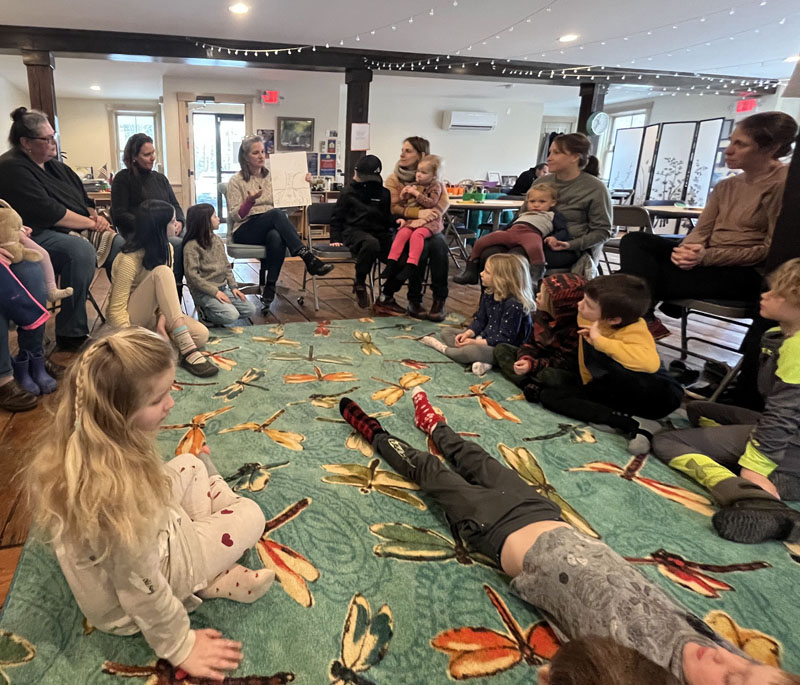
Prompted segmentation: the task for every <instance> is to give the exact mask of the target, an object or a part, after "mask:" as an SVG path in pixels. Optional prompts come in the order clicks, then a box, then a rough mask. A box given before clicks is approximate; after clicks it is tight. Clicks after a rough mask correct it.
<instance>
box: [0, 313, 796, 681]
mask: <svg viewBox="0 0 800 685" xmlns="http://www.w3.org/2000/svg"><path fill="white" fill-rule="evenodd" d="M437 329H438V327H437V325H436V324H432V323H430V322H420V321H414V320H410V319H404V318H386V319H376V320H375V321H373V320H372V319H362V320H358V321H356V320H351V321H336V322H332V323H328V322H323V323H320V324H314V323H298V324H288V325H286V326H285V327H278V326H272V327H268V326H257V327H248V328H244V329H231V330H221V331H220V330H219V329H218V330H217V331H215V332H216V334H217V335H216V337H214V338H212V340H211V342H210V344H209V347H208V349H209V350H210V351H211V352H213V356H212V357H211V359H212V360H213V361H214V363H216V364H217V365H219V366H220V369H221V371H220V374H219V375H218V376H217V377H216V378H214V379H212V381H214V382H212V383H198V382H197V380H198V379H195V378H192V377H190V376H188V375H187V374H186V373H185V372H183V371H181V370H179V371H178V382H177V383H176V387H175V392H174V398H175V408H174V409H173V410H172V414H171V416H170V417H169V419H168V421H170V422H171V425H170V426H165V427H164V428H165V429H164V430H163V431H162V432H161V433H160V434H159V444H160V445H161V448H162V450H163V454H164V457H165V458H168V457H170V456H172V455H173V454H175V452H176V448H179V447H180V448H183V447H185V446H187V445H191V444H195V445H199V444H202V441H203V440H204V439H205V440H207V441H208V444H209V445H210V448H211V454H212V456H213V458H214V460H215V461H216V463H217V465H218V467H219V469H220V471H221V472H222V473H223V475H225V476H227V477H228V479H229V481H230V482H231V484H232V485H233V486H234V487H236V488H238V489H239V490H240V492H242V493H243V494H244V495H246V496H248V497H252V498H253V499H255V500H256V501H257V502H258V503H259V504H260V505H261V507H262V508H263V510H264V512H265V514H266V518H267V520H268V524H267V529H266V531H265V534H264V537H263V538H262V540H261V542H260V543H259V545H258V548H257V549H253V550H251V551H250V552H248V554H247V555H246V557H245V559H244V563H245V564H246V565H247V566H249V567H251V568H254V569H256V568H261V567H263V566H264V565H266V566H269V567H270V568H273V569H276V571H277V573H278V577H279V578H280V581H281V584H280V585H278V584H276V585H275V586H273V588H272V589H271V590H270V591H269V592H268V593H267V595H266V596H265V597H264V598H263V599H261V600H259V601H258V602H256V603H255V604H252V605H242V604H235V603H233V602H229V601H227V600H221V599H218V600H211V601H206V602H205V603H204V604H203V605H202V606H201V607H200V608H199V609H198V610H197V611H196V612H195V613H194V614H192V625H193V626H194V627H195V628H202V627H213V628H217V629H219V630H221V631H222V632H223V633H224V634H225V635H226V636H228V637H231V638H234V639H237V640H241V641H242V642H243V643H244V654H245V658H244V661H243V662H242V664H241V666H240V668H239V669H238V671H237V672H236V673H235V674H233V675H232V677H231V678H230V679H229V681H228V682H230V683H250V684H251V685H255V684H258V683H263V684H265V683H276V684H277V683H285V682H291V681H294V682H297V683H308V684H309V685H321V684H324V683H332V682H335V683H337V684H344V683H359V684H365V683H377V684H380V683H392V684H395V685H396V684H399V683H409V684H411V683H413V684H415V685H419V683H425V684H426V685H434V684H436V683H447V682H451V681H452V680H453V679H454V678H456V677H458V678H467V677H472V678H475V680H476V681H477V682H490V683H492V684H493V685H503V684H506V683H531V682H535V680H536V677H535V669H536V668H537V667H538V665H540V664H541V663H543V662H544V660H545V659H546V658H547V657H548V656H550V655H551V653H552V645H551V643H550V640H549V634H548V632H547V631H546V630H545V628H544V627H543V626H541V625H539V626H537V625H536V624H537V623H538V622H539V621H540V618H539V617H538V616H537V614H536V611H535V610H534V609H533V608H532V607H530V606H529V605H527V604H525V603H524V602H522V601H520V600H519V599H517V598H516V597H514V596H513V595H512V594H511V592H510V591H509V587H508V582H507V578H506V577H504V576H503V575H502V573H500V572H499V571H498V570H496V569H495V568H493V567H492V566H491V564H490V563H489V562H488V560H486V559H482V558H480V557H478V556H474V555H471V554H470V552H469V551H468V550H466V549H464V546H463V545H462V544H461V542H460V541H459V540H453V538H452V535H451V533H450V530H449V528H448V526H447V525H446V524H445V522H444V517H443V514H442V512H441V510H440V509H439V508H438V507H437V506H436V505H435V504H434V503H433V502H432V501H431V500H430V499H429V498H428V497H427V496H426V495H425V494H422V493H421V492H419V491H417V490H415V486H414V485H413V484H412V483H409V482H407V481H404V480H403V479H401V478H400V477H398V476H396V475H395V474H394V473H393V472H392V471H391V469H390V468H389V467H388V466H387V465H386V464H384V463H382V462H381V461H380V460H379V459H378V457H377V456H376V455H374V454H373V453H372V450H371V448H370V446H369V445H366V444H364V443H363V442H362V441H360V440H359V439H357V438H356V437H355V436H354V435H353V434H352V433H351V430H350V427H349V426H347V425H345V424H343V423H342V422H341V420H340V417H339V413H338V408H337V405H338V399H339V397H340V396H342V395H345V394H347V395H350V396H352V397H354V398H355V399H357V400H358V401H359V402H360V403H361V404H362V406H363V407H364V408H365V409H366V410H367V411H369V412H371V413H373V414H375V415H377V416H379V417H380V420H381V421H382V422H383V424H384V426H385V427H386V428H387V429H388V430H389V431H391V432H392V433H395V434H396V435H399V436H400V437H402V438H404V439H406V440H408V441H409V442H411V443H412V444H414V445H415V446H417V447H420V448H424V447H425V445H426V440H425V437H424V435H423V434H421V433H420V432H419V431H417V430H416V429H415V428H414V426H413V423H412V417H413V411H412V410H413V407H412V404H411V398H410V392H409V390H410V389H411V388H412V387H413V386H415V385H418V384H422V386H423V388H424V389H425V390H426V391H427V393H428V395H429V396H430V397H431V400H432V402H433V403H434V404H435V405H436V406H438V407H440V408H441V409H442V410H443V411H444V413H445V414H446V416H447V418H448V421H449V423H450V425H451V426H452V427H453V428H454V429H455V430H457V431H464V433H465V435H468V436H469V437H470V439H473V440H476V441H477V442H479V443H480V444H481V445H483V447H485V448H486V449H487V450H488V451H489V452H490V453H491V454H492V455H494V456H495V457H497V458H498V459H499V460H500V461H501V462H503V463H505V464H507V465H509V466H511V467H513V468H515V469H517V470H518V472H519V473H520V475H521V476H522V477H524V478H525V479H527V480H528V481H529V482H530V483H531V485H532V487H536V488H538V489H540V490H541V491H543V492H545V493H546V494H548V496H550V497H552V498H553V499H555V500H556V501H557V502H558V503H559V504H560V505H561V506H562V508H563V509H564V510H565V515H566V517H567V518H568V520H569V521H570V522H572V523H573V525H576V526H579V527H580V528H582V529H583V530H585V531H586V532H588V533H589V534H593V535H596V536H599V537H602V539H603V540H605V541H606V542H607V543H608V544H609V545H611V546H612V547H613V548H614V549H615V550H617V551H618V552H619V553H621V554H622V555H624V556H626V557H628V558H630V559H631V560H632V562H633V563H635V564H636V565H637V566H638V568H639V569H640V570H641V572H642V573H643V574H644V575H646V576H647V577H648V578H651V579H653V580H655V581H656V582H657V583H658V584H659V585H660V586H661V587H663V588H664V590H665V591H666V592H667V593H668V594H669V595H671V596H672V597H674V598H675V599H676V600H677V601H679V602H681V603H683V604H685V605H686V606H687V607H688V608H690V609H691V610H692V611H694V612H695V613H696V614H698V615H699V616H701V617H703V618H705V619H706V620H707V621H708V622H709V623H711V624H712V625H713V626H714V627H715V628H717V629H718V630H720V631H721V632H722V633H723V634H725V635H726V636H727V637H729V638H730V639H732V640H733V641H735V642H737V644H739V645H740V646H742V647H743V648H744V649H746V650H748V651H750V652H751V653H752V654H754V655H756V656H759V657H760V658H762V659H765V660H767V661H768V662H770V663H781V664H783V666H784V667H786V668H788V669H790V670H794V671H797V670H800V621H798V613H797V606H796V602H794V601H790V598H791V597H797V583H796V580H797V577H798V576H797V574H798V571H800V568H798V565H797V562H796V561H795V560H793V558H792V554H791V550H789V549H787V548H786V547H785V546H783V545H780V544H764V545H754V546H744V545H736V544H731V543H727V542H724V541H722V540H720V539H719V538H718V537H717V536H716V535H715V534H714V533H713V530H712V528H711V521H710V518H709V516H710V514H711V513H712V511H713V510H712V508H711V505H710V503H709V502H708V500H707V499H706V498H705V497H704V495H703V494H702V491H701V489H700V488H699V487H697V486H695V485H694V484H693V483H692V482H690V481H689V480H688V479H686V478H685V477H683V476H682V475H681V474H679V473H676V472H672V471H670V470H669V469H668V468H666V467H665V466H663V465H662V464H660V463H658V462H657V461H656V460H655V459H654V458H652V457H650V458H649V459H646V460H645V459H631V458H630V457H629V456H628V455H627V454H626V452H625V449H624V447H625V445H624V441H623V440H622V438H620V437H617V436H615V435H608V434H603V433H596V432H594V431H593V430H592V429H589V428H587V427H586V426H581V425H576V424H574V423H572V422H570V421H569V420H567V419H565V418H563V417H560V416H556V415H554V414H551V413H549V412H547V411H544V410H542V409H541V408H539V407H536V406H532V405H530V404H528V403H527V402H525V401H524V400H521V401H520V398H519V397H517V396H516V395H517V389H516V388H515V387H514V386H513V385H512V384H511V383H509V382H507V381H505V380H504V379H503V378H502V377H500V376H499V375H498V374H496V373H490V374H489V375H487V376H486V377H485V378H483V379H477V378H476V377H475V376H473V375H472V374H471V373H465V371H464V369H463V368H462V367H461V366H459V365H458V364H455V363H452V362H449V361H448V360H446V359H445V358H444V357H443V356H440V355H439V354H438V353H436V352H435V351H433V350H431V349H429V348H427V347H425V346H423V345H422V344H420V343H419V342H417V341H416V340H414V338H416V337H419V336H421V335H423V334H425V333H428V332H432V331H435V330H437ZM442 396H446V397H442ZM143 495H145V493H143ZM795 551H798V550H795ZM470 628H479V629H481V630H480V631H477V632H476V631H473V630H470ZM0 629H2V632H1V633H0V673H2V674H3V675H4V676H5V678H6V680H7V681H8V682H11V683H14V684H18V685H21V684H23V683H30V684H37V685H42V684H49V683H64V684H65V685H67V684H68V685H75V684H76V683H80V684H84V683H103V684H107V685H113V684H114V683H119V684H120V685H122V684H123V683H137V682H141V683H148V684H150V685H156V684H158V685H161V684H166V683H172V682H180V681H177V680H174V674H173V673H172V669H171V668H169V666H168V665H167V664H165V663H163V662H162V663H156V662H155V659H154V656H153V653H152V652H151V651H150V649H149V648H148V646H147V645H146V643H145V642H144V640H143V639H142V638H141V636H133V637H128V638H122V637H112V636H110V635H106V634H104V633H101V632H100V631H97V630H92V628H91V626H87V625H86V624H85V623H84V621H83V617H82V615H81V612H80V611H79V609H78V607H77V605H76V604H75V602H74V600H73V599H72V596H71V594H70V591H69V588H68V587H67V584H66V582H65V580H64V578H63V576H62V574H61V571H60V570H59V567H58V564H57V563H56V560H55V558H54V556H53V555H52V554H51V552H50V551H49V550H48V549H47V548H45V547H44V546H42V545H41V544H39V543H36V542H33V541H31V542H29V543H28V544H27V545H26V547H25V549H24V552H23V554H22V557H21V560H20V563H19V567H18V570H17V575H16V578H15V580H14V583H13V586H12V588H11V593H10V596H9V598H8V601H7V603H6V605H5V607H4V612H3V615H2V620H0ZM476 636H479V637H480V640H481V641H482V642H481V643H480V645H478V648H477V649H476V648H475V638H476ZM252 676H257V677H252ZM248 677H249V678H248ZM0 682H2V681H1V680H0ZM183 682H186V681H183Z"/></svg>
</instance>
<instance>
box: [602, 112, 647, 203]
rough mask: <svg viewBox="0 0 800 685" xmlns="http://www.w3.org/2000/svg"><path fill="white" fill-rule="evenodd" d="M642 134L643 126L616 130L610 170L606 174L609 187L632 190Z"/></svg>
mask: <svg viewBox="0 0 800 685" xmlns="http://www.w3.org/2000/svg"><path fill="white" fill-rule="evenodd" d="M643 136H644V128H641V127H639V128H623V129H620V130H619V131H617V135H616V138H615V139H614V154H613V156H612V157H611V171H610V172H609V174H608V187H609V188H614V189H618V190H633V187H634V185H635V184H636V169H637V166H638V164H639V151H640V150H641V148H642V138H643Z"/></svg>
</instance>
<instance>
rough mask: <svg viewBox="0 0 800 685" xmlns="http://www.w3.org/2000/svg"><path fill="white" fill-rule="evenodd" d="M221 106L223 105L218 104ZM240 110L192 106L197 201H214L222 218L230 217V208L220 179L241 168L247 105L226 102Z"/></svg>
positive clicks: (232, 107)
mask: <svg viewBox="0 0 800 685" xmlns="http://www.w3.org/2000/svg"><path fill="white" fill-rule="evenodd" d="M218 107H220V106H219V105H218ZM224 107H225V109H233V110H235V109H240V110H241V113H238V112H235V111H234V112H230V111H228V112H224V113H223V112H214V111H208V109H207V108H202V107H201V108H198V109H192V110H191V127H192V133H193V135H192V141H193V147H194V176H193V181H194V183H193V184H192V185H193V186H194V188H193V190H194V192H193V195H194V202H195V203H200V202H207V203H208V204H210V205H213V207H214V209H215V210H216V212H217V216H218V217H219V218H220V222H226V221H227V215H228V208H227V203H226V202H225V201H224V198H223V196H222V193H221V192H220V190H219V184H220V183H227V182H228V181H229V180H230V179H231V177H233V176H234V174H236V172H237V171H239V159H238V158H239V145H240V144H241V142H242V138H244V136H245V122H244V106H243V105H226V106H224Z"/></svg>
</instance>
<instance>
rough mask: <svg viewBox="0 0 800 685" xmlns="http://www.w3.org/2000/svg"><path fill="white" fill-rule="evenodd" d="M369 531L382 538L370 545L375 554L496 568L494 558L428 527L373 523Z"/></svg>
mask: <svg viewBox="0 0 800 685" xmlns="http://www.w3.org/2000/svg"><path fill="white" fill-rule="evenodd" d="M369 532H370V533H372V534H373V535H375V536H376V537H379V538H381V539H382V540H385V541H386V542H380V543H378V544H377V545H375V546H374V547H373V548H372V552H373V553H374V554H375V556H376V557H385V558H391V559H400V560H402V561H450V560H451V559H455V560H456V561H457V562H458V563H459V564H461V565H462V566H472V565H473V564H475V563H478V564H482V565H483V566H488V567H489V568H492V569H495V570H499V567H498V566H497V564H496V563H495V562H494V560H492V559H490V558H489V557H487V556H485V555H483V554H480V553H478V552H475V551H473V550H471V549H469V547H467V545H466V543H465V542H464V541H463V540H462V539H461V538H460V537H459V536H456V537H455V539H451V538H449V537H447V536H446V535H442V534H441V533H437V532H436V531H435V530H430V529H429V528H419V527H418V526H412V525H410V524H408V523H375V524H373V525H371V526H370V527H369Z"/></svg>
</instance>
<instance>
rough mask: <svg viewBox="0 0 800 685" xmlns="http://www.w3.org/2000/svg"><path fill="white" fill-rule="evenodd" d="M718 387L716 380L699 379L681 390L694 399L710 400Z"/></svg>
mask: <svg viewBox="0 0 800 685" xmlns="http://www.w3.org/2000/svg"><path fill="white" fill-rule="evenodd" d="M718 387H719V383H718V382H717V381H700V382H699V383H695V384H694V385H692V386H689V387H688V388H684V389H683V392H684V393H686V396H687V397H691V398H692V399H695V400H710V399H711V396H712V395H713V394H714V393H715V392H716V391H717V388H718Z"/></svg>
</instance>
